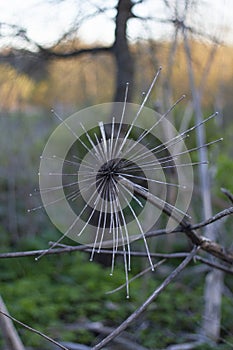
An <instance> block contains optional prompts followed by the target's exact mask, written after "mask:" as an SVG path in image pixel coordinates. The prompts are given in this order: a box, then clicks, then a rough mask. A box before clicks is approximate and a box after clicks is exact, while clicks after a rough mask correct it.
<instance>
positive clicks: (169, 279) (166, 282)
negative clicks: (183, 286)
mask: <svg viewBox="0 0 233 350" xmlns="http://www.w3.org/2000/svg"><path fill="white" fill-rule="evenodd" d="M197 251H198V247H194V248H193V250H192V251H191V253H190V254H189V255H188V256H187V257H186V258H185V259H184V260H183V261H182V262H181V264H180V265H179V266H178V267H177V268H176V269H175V270H173V271H172V273H171V274H170V275H169V276H168V277H167V278H166V279H165V280H164V281H163V282H162V283H161V285H160V286H159V287H158V288H157V289H156V290H155V291H154V292H153V293H152V294H151V295H150V296H149V298H147V300H146V301H145V302H144V303H143V304H142V305H141V306H140V307H139V308H138V309H137V310H135V311H134V312H133V313H132V314H131V315H130V316H129V317H128V318H127V319H126V320H125V321H124V322H122V323H121V324H120V326H119V327H117V328H116V329H115V330H114V331H113V332H112V333H111V334H109V335H108V336H107V337H106V338H104V339H103V340H102V341H101V342H100V343H99V344H97V345H96V346H94V347H93V350H99V349H102V348H103V347H104V346H105V345H107V344H108V343H109V342H110V341H112V340H113V339H114V338H115V337H117V336H118V335H119V334H120V333H121V332H122V331H123V330H125V329H126V328H127V327H128V326H129V325H130V324H131V323H132V322H133V321H135V320H136V319H137V318H138V317H139V316H140V315H141V314H142V313H143V312H144V311H145V310H146V309H147V307H148V306H149V305H150V304H151V303H152V302H153V301H154V300H155V299H156V298H157V297H158V296H159V295H160V294H161V292H162V291H163V290H164V289H165V288H166V287H167V286H168V285H169V284H170V283H171V282H172V281H173V280H174V279H175V278H176V277H177V276H178V275H179V274H180V273H181V271H182V270H183V269H184V268H185V267H186V266H187V265H188V264H189V263H190V261H191V260H192V259H193V257H194V256H195V254H196V253H197Z"/></svg>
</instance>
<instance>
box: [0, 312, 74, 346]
mask: <svg viewBox="0 0 233 350" xmlns="http://www.w3.org/2000/svg"><path fill="white" fill-rule="evenodd" d="M0 313H1V314H2V315H4V316H6V317H8V318H10V319H11V320H12V321H14V322H16V323H18V324H20V325H21V326H23V327H24V328H26V329H28V330H29V331H30V332H33V333H36V334H38V335H39V336H41V337H42V338H44V339H46V340H48V341H49V342H50V343H53V344H55V345H57V346H58V347H59V348H61V349H63V350H69V349H68V348H66V347H65V346H63V345H61V344H60V343H58V342H57V341H56V340H54V339H52V338H50V337H48V336H47V335H45V334H44V333H42V332H40V331H38V330H36V329H34V328H32V327H30V326H28V325H26V324H25V323H23V322H21V321H19V320H17V319H16V318H14V317H12V316H10V315H8V314H7V313H5V312H3V311H1V310H0Z"/></svg>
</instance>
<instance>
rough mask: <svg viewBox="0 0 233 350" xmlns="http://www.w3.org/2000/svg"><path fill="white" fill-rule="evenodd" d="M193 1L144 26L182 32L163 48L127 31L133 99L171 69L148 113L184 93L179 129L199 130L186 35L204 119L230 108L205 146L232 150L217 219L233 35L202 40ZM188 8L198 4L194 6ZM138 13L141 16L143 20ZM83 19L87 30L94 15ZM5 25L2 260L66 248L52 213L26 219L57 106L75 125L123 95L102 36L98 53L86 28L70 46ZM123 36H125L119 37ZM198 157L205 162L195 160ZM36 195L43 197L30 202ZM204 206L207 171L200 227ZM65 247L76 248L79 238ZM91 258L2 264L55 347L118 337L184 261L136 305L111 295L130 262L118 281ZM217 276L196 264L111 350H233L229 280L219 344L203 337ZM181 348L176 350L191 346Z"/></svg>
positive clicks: (0, 73) (38, 344) (8, 290)
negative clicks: (210, 281)
mask: <svg viewBox="0 0 233 350" xmlns="http://www.w3.org/2000/svg"><path fill="white" fill-rule="evenodd" d="M161 2H163V1H161ZM93 3H94V2H93ZM120 3H123V1H116V2H115V3H114V6H115V7H114V6H113V5H112V4H111V6H110V7H111V8H113V9H115V11H116V12H115V13H114V15H113V16H112V18H111V20H113V21H115V22H114V23H115V24H117V22H116V20H117V14H119V11H120V10H119V5H120ZM125 3H128V4H131V8H130V11H131V14H132V13H134V12H133V11H134V9H133V8H134V7H135V8H136V6H137V5H140V3H142V4H143V3H144V6H147V4H146V3H147V2H146V1H138V2H137V1H132V2H131V1H125ZM182 3H183V7H182V6H181V5H178V3H177V2H176V1H172V2H167V1H164V6H165V7H166V6H167V9H168V11H170V17H169V15H167V17H166V18H165V19H163V21H164V23H162V21H159V20H158V19H156V17H159V16H157V14H156V15H155V18H146V17H145V18H144V19H143V21H144V23H145V22H146V21H155V22H156V23H158V25H160V26H163V25H165V24H166V25H171V26H172V28H173V29H174V31H172V32H171V33H170V34H169V35H167V36H166V37H161V38H156V40H155V39H154V38H153V35H149V29H148V35H147V37H145V38H137V39H134V40H130V38H129V37H128V36H127V28H126V32H125V34H126V35H125V42H126V43H127V45H128V48H129V52H130V55H131V57H132V58H133V64H134V72H135V73H134V79H133V81H132V82H130V89H131V91H132V96H131V97H130V98H131V100H132V101H133V102H134V103H139V104H140V103H141V101H142V94H143V93H144V92H145V91H146V90H147V89H148V86H149V85H150V83H151V81H152V79H153V76H154V75H155V73H156V70H157V69H158V67H159V66H162V68H163V69H162V74H161V77H160V80H159V82H158V83H157V86H156V88H155V89H154V90H153V91H152V94H151V96H150V99H149V102H148V106H149V107H151V108H154V109H156V110H157V111H159V112H164V111H165V110H166V109H167V108H168V106H169V105H170V104H171V103H172V102H174V101H175V100H176V99H178V98H179V97H180V96H181V95H182V94H184V93H185V94H186V96H187V97H186V101H185V102H183V103H182V104H179V105H178V106H177V108H176V110H175V111H174V113H173V114H172V116H171V118H172V121H173V122H174V125H175V126H176V128H177V129H178V130H179V129H180V128H181V127H182V123H184V121H185V123H186V124H187V125H193V124H194V123H195V108H193V91H192V87H191V86H190V76H189V65H188V63H187V52H186V51H185V45H184V39H183V36H182V35H183V32H185V31H186V32H187V33H188V35H189V45H190V50H191V53H192V55H191V57H190V59H191V62H192V68H193V74H194V77H195V86H196V87H198V89H200V90H202V91H201V108H202V111H203V115H204V116H206V117H207V116H208V115H210V114H212V113H213V112H214V111H219V114H220V117H218V118H216V119H214V120H212V121H211V122H210V123H208V125H207V126H206V129H205V133H206V142H208V141H211V140H213V139H214V138H216V139H217V138H219V137H222V136H223V137H224V140H223V142H221V144H217V145H215V146H214V147H213V148H211V149H210V150H209V152H208V157H209V166H208V168H209V176H210V183H211V201H212V204H213V212H218V211H221V210H223V209H224V208H226V207H227V206H228V201H227V199H226V198H225V196H224V195H223V193H222V192H221V188H222V187H224V188H226V189H227V190H228V191H229V192H233V180H232V175H233V143H232V134H233V119H232V110H233V99H232V93H233V47H232V44H231V43H229V42H224V40H223V37H224V31H225V30H226V28H221V29H219V30H220V32H221V35H220V37H221V38H220V39H219V38H218V37H217V36H216V35H210V34H209V33H207V32H205V31H204V30H203V31H202V32H201V30H200V32H201V33H200V32H198V31H197V30H196V28H197V27H196V25H195V23H194V21H193V22H192V16H190V17H188V15H190V11H191V13H192V11H194V8H195V6H197V5H199V3H200V2H199V1H182ZM57 4H59V2H57V3H56V2H55V5H56V6H57ZM187 4H189V6H186V7H185V5H187ZM55 5H54V6H55ZM95 5H96V7H95V11H93V17H94V16H96V15H97V13H100V12H101V11H106V12H107V10H106V8H105V9H103V8H101V6H103V4H97V2H96V4H95ZM97 5H98V6H97ZM192 6H193V8H192ZM223 6H224V5H223ZM104 7H105V6H104ZM128 11H129V9H128ZM185 11H186V12H185ZM135 13H136V14H138V12H137V11H135ZM82 15H83V14H82ZM186 15H187V17H185V16H186ZM88 16H90V14H88ZM136 17H137V16H136V15H135V18H136ZM139 17H140V16H139V15H138V18H139ZM151 17H153V16H151ZM131 19H132V18H131V17H130V16H129V17H128V18H127V19H126V22H128V23H129V22H130V21H131ZM178 19H179V21H180V22H179V23H178V21H177V20H178ZM186 19H187V22H185V20H186ZM200 19H202V14H201V12H200ZM86 20H87V19H86ZM139 20H141V19H140V18H139ZM82 21H84V22H85V16H84V15H83V19H82ZM160 22H161V23H160ZM223 24H224V23H223ZM6 27H7V28H8V29H7V30H6ZM10 27H11V28H10ZM1 28H2V32H1V39H3V44H2V48H1V51H0V130H1V138H0V147H1V154H0V186H1V192H0V198H1V202H0V203H1V204H0V237H1V252H2V253H4V252H6V251H21V250H23V251H26V250H33V249H44V248H46V247H47V245H48V242H49V241H54V240H56V239H57V237H58V236H59V232H57V231H56V229H55V228H54V227H53V225H52V224H51V223H50V221H49V219H48V218H47V216H46V213H45V212H44V211H43V210H38V211H35V212H30V213H29V212H27V210H28V209H31V208H33V207H38V206H40V205H41V203H40V198H39V195H38V193H37V192H36V191H35V189H36V188H38V175H37V172H38V167H39V161H40V155H41V153H42V151H43V148H44V146H45V143H46V140H47V139H48V137H49V135H50V134H51V132H52V131H53V130H54V129H55V128H56V126H57V125H58V121H57V120H56V118H54V116H53V114H52V113H51V109H54V110H55V111H56V113H58V115H59V116H61V118H62V119H64V118H66V117H68V116H70V115H71V114H72V113H74V112H76V111H77V110H80V109H82V108H85V107H88V106H93V105H95V104H100V103H104V102H109V101H112V100H113V98H114V94H115V92H116V80H117V69H116V57H115V56H114V55H111V54H109V52H104V50H100V51H101V52H97V51H96V52H94V53H93V51H95V50H93V48H96V47H106V46H107V45H106V44H105V43H103V42H102V41H101V38H100V39H99V40H96V41H95V42H93V43H91V44H90V43H88V42H85V40H83V39H82V38H81V39H80V37H79V36H78V29H77V28H75V30H74V28H73V29H72V31H69V32H68V33H66V34H64V35H63V37H62V39H61V38H60V39H59V40H58V41H57V43H56V44H53V46H51V47H48V45H47V46H46V45H44V46H42V45H41V44H38V43H37V42H35V41H34V40H32V39H31V38H30V37H28V36H27V32H26V31H24V30H22V28H20V27H18V26H15V27H14V26H13V27H12V26H9V27H8V24H7V25H6V23H2V24H1ZM9 28H10V29H9ZM215 29H216V28H215ZM93 30H94V29H93ZM228 30H229V28H228ZM131 31H132V27H131ZM6 33H7V34H6ZM116 36H117V33H116V32H115V38H116ZM6 38H7V40H8V41H7V44H6ZM12 39H13V41H12ZM29 39H30V40H31V41H29ZM12 43H16V45H15V44H14V45H13V44H12ZM30 45H31V46H32V47H31V46H30ZM110 46H111V44H110ZM89 49H90V50H91V52H88V50H89ZM43 50H44V52H47V51H48V52H49V51H50V52H55V53H62V54H64V55H66V54H67V52H71V51H74V50H76V51H79V50H83V51H84V53H83V54H80V55H73V56H71V57H70V58H67V57H56V54H55V55H54V57H52V55H51V57H50V56H49V55H47V56H46V55H45V56H43V55H41V53H43ZM124 84H125V83H124ZM189 142H190V144H191V145H194V144H195V137H191V140H190V141H189ZM197 158H198V155H197V154H196V153H195V154H194V155H193V159H194V160H197ZM31 193H33V195H30V194H31ZM201 201H202V199H201V189H200V184H199V180H198V174H197V173H195V189H194V194H193V201H192V217H193V222H198V221H200V220H201V219H202V218H203V216H202V209H201V206H200V202H201ZM219 225H220V224H219ZM232 229H233V224H232V218H231V217H229V218H228V219H226V220H224V221H223V222H222V221H221V226H219V227H218V229H217V230H218V235H217V238H216V240H218V241H220V242H221V243H222V244H223V245H224V246H226V247H231V248H232ZM64 242H65V243H67V244H69V245H70V244H71V245H72V244H74V242H70V241H69V240H65V241H64ZM158 247H159V251H160V252H172V253H174V252H179V251H183V250H186V249H188V248H189V247H190V245H189V242H188V241H187V240H184V239H183V238H180V237H179V238H178V239H175V238H174V237H168V238H167V237H161V238H159V240H157V241H156V244H155V243H152V249H155V251H157V249H158ZM88 258H89V257H88V255H87V254H86V253H83V252H82V253H81V252H77V253H71V254H63V255H61V256H59V257H58V256H56V255H54V256H47V257H44V258H43V259H41V261H40V262H39V263H36V262H35V261H34V260H33V258H21V259H20V258H14V259H9V260H1V261H0V262H1V269H0V278H1V295H2V297H3V299H4V301H5V303H6V305H7V307H8V309H9V312H10V313H11V315H13V316H14V317H16V318H17V319H20V320H21V321H22V322H25V323H26V324H29V325H31V326H32V327H34V328H36V329H38V330H41V331H42V332H43V333H46V334H49V335H50V336H51V337H52V338H54V339H59V340H62V341H63V342H64V344H68V343H69V344H73V345H72V346H73V348H74V349H75V345H74V344H86V345H87V346H90V347H91V346H93V344H95V343H96V342H98V340H100V339H101V338H102V337H103V335H105V334H106V332H107V333H108V332H111V329H113V328H114V327H116V325H117V324H119V323H121V322H122V321H123V320H124V319H125V318H126V317H127V316H128V315H130V313H132V311H133V310H134V309H135V307H137V306H138V305H140V303H141V302H142V301H143V300H144V298H145V297H146V295H147V294H149V293H150V291H152V290H153V288H154V284H155V283H158V282H159V281H162V280H163V278H164V276H165V275H166V274H167V273H168V272H170V271H171V269H172V268H173V267H174V266H175V265H176V264H177V261H176V260H175V259H173V260H172V261H170V260H169V262H166V264H165V265H162V266H161V267H160V268H159V269H158V271H157V272H156V275H155V274H154V275H153V274H152V275H146V276H144V277H143V281H142V280H140V279H137V280H136V281H135V282H133V283H132V287H131V298H130V301H129V302H126V301H125V295H124V291H120V292H119V293H115V294H112V295H106V294H105V293H106V292H107V291H109V290H111V289H114V288H116V287H118V286H119V285H120V284H122V283H124V271H123V268H122V267H121V260H120V259H119V265H118V266H117V270H116V272H115V274H114V278H109V274H108V267H106V266H104V265H107V263H106V261H101V263H90V262H89V260H88ZM100 260H101V259H100ZM103 260H104V259H103ZM134 266H135V271H136V272H139V271H141V270H142V269H143V268H145V266H146V262H145V261H144V260H140V261H139V260H138V259H135V258H134ZM135 271H134V272H135ZM208 272H209V268H208V267H207V266H206V265H201V264H193V265H190V267H189V268H187V269H186V271H185V273H184V274H183V275H182V278H181V277H180V278H179V279H178V280H177V281H176V282H175V283H173V284H171V285H170V286H169V288H168V289H167V290H166V291H165V292H164V294H162V295H161V296H160V298H159V299H158V302H156V303H154V304H152V305H151V308H149V309H148V312H147V313H146V314H144V315H143V316H141V318H140V319H139V320H138V321H137V322H136V323H135V324H134V325H133V326H131V328H130V329H129V332H128V333H127V334H124V335H123V336H122V337H123V338H122V339H123V340H122V339H121V338H119V340H118V343H117V342H116V344H115V345H113V346H112V347H109V349H116V348H117V346H118V348H119V349H123V347H122V346H123V345H122V344H124V346H125V349H130V347H131V348H132V347H135V348H136V349H166V348H167V349H175V345H174V347H173V348H172V345H173V344H179V343H180V344H184V343H186V342H189V341H192V342H195V345H193V347H190V349H191V348H195V349H215V348H220V349H231V348H232V347H233V321H232V309H233V308H232V306H233V305H232V304H233V291H232V288H233V280H232V277H231V276H230V275H226V277H225V278H224V277H222V278H223V280H224V283H223V288H222V304H221V322H220V323H221V324H220V328H219V334H218V337H217V339H211V337H207V338H208V339H207V341H206V338H205V342H204V343H203V339H201V341H200V336H199V337H197V334H200V333H201V332H200V331H199V330H200V329H201V328H202V325H203V320H202V318H203V309H204V304H205V297H204V283H205V277H206V275H207V274H208ZM87 276H88V277H87ZM142 285H143V286H144V287H143V290H142ZM122 300H123V301H122ZM208 321H209V320H208ZM97 326H98V327H97ZM16 327H17V330H18V333H19V334H20V338H21V339H22V342H23V344H24V345H25V347H27V348H30V349H31V348H35V349H36V348H38V349H42V348H43V349H50V348H51V345H50V344H47V343H46V342H45V341H44V340H43V339H41V338H40V337H38V335H36V334H34V333H31V332H29V331H28V330H25V329H23V328H22V327H21V326H16ZM96 327H97V328H96ZM155 330H156V331H155ZM0 333H1V332H0ZM135 334H136V338H135ZM0 339H1V342H2V343H1V344H2V345H1V346H2V347H4V346H6V345H5V343H4V342H5V339H4V336H3V335H2V336H0ZM126 340H127V341H126ZM216 343H217V345H216ZM119 344H120V345H119ZM125 344H127V345H125ZM181 346H182V345H180V348H177V349H182V347H181ZM71 348H72V347H71ZM77 349H78V348H77Z"/></svg>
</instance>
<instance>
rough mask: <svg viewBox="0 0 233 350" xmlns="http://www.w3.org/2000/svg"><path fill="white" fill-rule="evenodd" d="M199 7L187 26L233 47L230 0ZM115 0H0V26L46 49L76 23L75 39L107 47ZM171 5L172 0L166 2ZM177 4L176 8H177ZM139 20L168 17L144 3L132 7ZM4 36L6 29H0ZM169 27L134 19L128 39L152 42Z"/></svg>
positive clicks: (151, 2) (153, 3) (159, 4)
mask: <svg viewBox="0 0 233 350" xmlns="http://www.w3.org/2000/svg"><path fill="white" fill-rule="evenodd" d="M201 1H202V6H200V7H199V9H198V10H197V12H195V13H194V14H192V18H191V22H192V24H193V23H194V24H195V26H196V28H197V29H199V28H201V29H202V30H203V29H204V31H205V32H208V33H209V34H211V35H214V36H217V38H218V39H220V40H221V41H224V42H228V43H231V44H233V0H201ZM116 2H117V1H116V0H108V1H104V0H83V1H77V0H66V1H59V0H24V1H22V0H10V2H8V1H5V0H0V22H1V23H11V24H15V25H18V26H21V27H23V28H26V29H27V33H28V35H29V37H30V38H32V39H33V40H35V41H37V42H39V43H40V44H43V45H48V46H49V45H50V44H52V43H54V42H55V41H56V39H58V38H59V36H60V35H62V33H63V32H64V31H67V30H68V29H69V28H70V27H71V26H72V24H73V23H79V24H80V27H79V32H78V33H79V37H80V38H81V39H82V40H84V41H86V42H88V43H91V42H95V41H98V42H103V43H105V44H110V43H111V42H112V41H113V39H114V23H113V21H112V18H114V16H115V13H116V11H115V10H114V9H112V8H113V7H114V5H115V4H116ZM170 3H174V0H170ZM181 3H182V1H181V0H180V1H179V2H178V4H179V5H180V4H181ZM103 6H104V7H109V10H107V11H106V13H102V14H100V15H98V16H95V18H92V17H88V18H87V19H86V20H85V21H84V22H83V23H82V18H83V15H85V16H89V15H91V14H92V13H93V12H95V11H97V10H98V7H99V8H102V7H103ZM135 12H136V14H138V15H140V16H147V15H149V16H151V15H153V16H154V15H155V16H156V17H159V18H164V19H165V18H167V16H169V13H168V12H166V9H165V8H164V6H163V1H162V0H145V4H141V5H137V6H136V7H135ZM2 28H3V29H2V30H3V31H4V33H5V34H6V31H7V30H6V28H5V27H2ZM171 33H172V27H169V26H168V25H164V24H161V23H159V22H155V21H153V22H152V21H151V22H147V23H145V22H144V23H143V22H141V21H140V22H139V21H136V20H134V19H132V20H131V21H130V25H129V27H128V35H129V38H130V39H131V40H137V39H143V38H144V39H146V38H147V37H148V36H150V37H152V38H154V39H155V40H157V39H161V38H166V37H169V36H170V35H171Z"/></svg>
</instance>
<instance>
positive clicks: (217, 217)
mask: <svg viewBox="0 0 233 350" xmlns="http://www.w3.org/2000/svg"><path fill="white" fill-rule="evenodd" d="M232 198H233V197H232ZM231 214H233V207H230V208H227V209H224V210H222V211H220V212H219V213H217V214H216V215H214V216H212V217H211V218H209V219H208V220H205V221H203V222H200V223H199V224H196V225H192V226H190V229H191V230H196V229H198V228H201V227H204V226H207V225H210V224H212V223H213V222H215V221H217V220H220V219H222V218H223V217H224V216H227V215H231Z"/></svg>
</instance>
